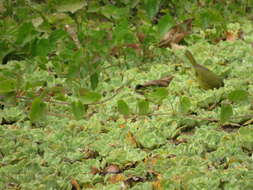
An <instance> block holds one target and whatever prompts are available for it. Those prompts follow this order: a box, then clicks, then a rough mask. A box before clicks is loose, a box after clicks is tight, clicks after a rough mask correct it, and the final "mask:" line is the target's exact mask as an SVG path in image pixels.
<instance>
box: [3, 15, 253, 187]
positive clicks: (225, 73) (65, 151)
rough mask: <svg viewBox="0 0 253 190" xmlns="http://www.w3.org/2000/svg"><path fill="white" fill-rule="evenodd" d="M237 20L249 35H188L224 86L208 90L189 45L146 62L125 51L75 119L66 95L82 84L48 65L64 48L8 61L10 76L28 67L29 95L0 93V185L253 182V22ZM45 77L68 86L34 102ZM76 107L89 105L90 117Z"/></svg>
mask: <svg viewBox="0 0 253 190" xmlns="http://www.w3.org/2000/svg"><path fill="white" fill-rule="evenodd" d="M237 25H238V24H237ZM237 25H236V26H237ZM232 26H235V25H233V24H232ZM26 27H27V26H26ZM240 28H241V29H242V30H243V32H244V39H237V40H234V41H220V42H219V43H216V44H211V43H209V42H208V41H207V40H205V38H204V37H203V35H202V34H203V33H204V32H206V31H205V30H203V31H202V32H203V33H194V32H193V34H192V35H190V36H188V37H187V38H186V39H185V40H186V42H188V44H190V45H188V46H185V47H184V48H187V49H188V50H190V51H191V52H192V53H193V54H194V56H195V58H196V60H197V61H198V63H200V64H203V65H205V66H206V67H208V68H209V69H211V70H212V71H214V72H215V73H217V74H218V75H221V76H222V77H223V78H224V83H225V85H224V87H221V88H219V89H213V90H203V89H201V88H200V87H199V86H198V83H197V82H196V81H195V75H194V72H193V70H192V68H191V65H190V64H189V62H188V61H187V59H186V57H185V56H184V49H158V48H156V47H152V48H153V49H152V48H151V49H152V51H153V52H154V54H155V55H156V56H155V58H153V59H152V60H147V61H145V62H143V63H142V65H138V66H136V65H135V63H134V62H131V60H130V61H128V59H127V58H125V59H122V58H119V59H121V60H120V61H119V59H117V58H113V59H112V60H111V62H109V61H104V65H103V66H104V67H105V68H106V69H105V70H104V71H103V72H101V73H100V74H99V75H100V76H99V77H100V79H99V84H98V85H97V87H96V91H97V92H99V93H100V94H101V96H102V97H101V99H102V101H100V103H98V104H96V103H93V102H94V97H95V99H96V98H97V99H99V97H98V94H93V95H94V96H92V97H89V98H87V97H86V99H85V100H83V101H86V103H87V102H92V103H90V104H89V103H87V105H88V107H85V108H80V107H79V106H78V105H77V109H76V110H75V111H76V112H77V113H75V111H74V115H75V116H76V117H74V116H73V115H72V111H73V109H74V108H75V106H72V107H71V106H70V105H69V104H67V103H66V102H68V101H69V102H72V101H73V102H76V99H75V97H73V96H72V94H70V93H69V91H71V90H72V89H71V88H75V86H73V84H75V83H71V82H70V81H69V78H71V71H69V73H68V74H69V75H68V76H65V74H63V75H62V76H60V77H59V76H57V75H55V72H54V71H52V70H51V68H59V69H60V67H61V66H59V65H56V64H58V62H57V61H59V60H60V61H62V59H64V58H65V57H64V56H68V53H69V52H68V51H67V50H66V51H65V52H61V53H62V54H60V56H62V58H59V60H57V59H58V58H56V59H55V60H53V61H52V60H50V61H48V59H44V58H41V57H40V58H38V59H32V58H31V59H29V58H28V59H25V60H11V61H9V62H8V64H5V65H1V66H0V70H1V72H3V73H4V75H5V76H7V75H8V76H12V74H11V73H15V71H18V72H21V73H22V77H21V78H22V84H21V86H22V85H23V86H24V84H25V86H24V87H23V88H24V89H26V90H27V92H28V93H27V96H28V97H27V98H24V97H23V96H22V95H20V94H19V95H18V96H19V97H17V99H16V100H15V101H16V103H15V104H13V101H11V100H10V101H9V100H6V99H5V97H4V96H3V97H2V96H1V101H0V104H1V105H2V108H1V112H0V121H1V125H0V189H9V190H11V189H13V190H14V189H22V190H23V189H24V190H30V189H31V190H33V189H36V190H44V189H45V190H46V189H57V190H58V189H69V190H73V189H75V190H80V189H105V190H113V189H115V190H116V189H135V190H137V189H140V190H141V189H145V190H149V189H150V190H152V189H157V190H160V189H175V190H176V189H185V190H196V189H207V190H208V189H214V190H215V189H217V190H218V189H229V190H238V189H245V190H251V189H253V184H252V181H253V160H252V159H253V155H252V152H253V124H252V123H253V120H252V118H253V117H252V116H253V97H252V96H253V48H252V42H253V32H252V31H253V25H252V23H251V22H250V21H248V20H245V21H243V22H242V23H241V24H240ZM209 32H210V31H209ZM57 35H59V36H61V32H59V33H55V34H54V36H57ZM51 37H52V36H51ZM52 38H53V37H52ZM38 43H42V44H44V43H45V44H47V42H44V41H40V42H38ZM45 44H44V45H45ZM44 45H43V46H41V47H43V48H45V47H49V46H48V45H45V46H44ZM72 45H73V44H72ZM70 46H71V45H70ZM52 48H56V47H52ZM37 51H38V52H43V50H42V51H41V50H38V49H37ZM39 54H40V53H39ZM36 55H37V54H36ZM39 56H43V53H42V54H40V55H39ZM76 57H78V55H76ZM126 57H127V56H126ZM119 62H120V64H119ZM33 63H36V64H34V65H33ZM42 63H43V64H42ZM63 70H64V69H63ZM168 75H173V76H174V78H173V80H172V81H171V83H170V84H169V86H168V87H163V88H159V87H158V88H154V89H152V88H151V89H150V90H149V91H144V92H143V93H141V94H140V93H137V92H136V90H135V86H136V85H138V84H143V83H144V82H146V81H150V80H156V79H159V78H162V77H164V76H168ZM85 80H87V79H86V78H85V77H84V79H83V80H82V81H79V82H80V83H81V82H84V81H85ZM45 82H46V84H47V88H48V89H52V88H54V89H58V88H56V87H59V89H58V91H61V90H63V89H64V90H66V91H67V93H59V94H58V95H59V96H58V97H54V98H55V99H56V100H55V99H53V98H52V99H47V97H45V96H42V95H41V94H40V95H41V97H42V98H41V99H43V100H45V101H44V102H43V103H42V102H39V104H36V103H34V101H33V98H34V95H31V96H30V97H29V93H31V94H32V92H29V89H32V90H34V89H36V90H37V91H36V93H39V90H40V88H37V86H39V85H40V86H43V85H44V83H45ZM6 84H9V83H5V85H6ZM122 85H123V86H122ZM34 86H35V87H36V88H33V87H34ZM7 87H8V86H7ZM115 89H116V90H115ZM2 90H3V91H4V89H3V88H2ZM32 90H31V91H32ZM73 91H74V92H75V90H73ZM115 91H116V92H115ZM36 93H35V94H36ZM56 94H57V93H56ZM7 97H8V96H7ZM107 97H112V98H109V99H107ZM22 98H23V99H22ZM103 99H105V100H106V101H104V102H103ZM37 101H40V100H39V99H37ZM119 101H121V102H124V103H123V105H122V104H121V105H122V106H121V107H120V106H119ZM61 102H63V103H61ZM82 103H83V102H82ZM77 104H78V103H77ZM36 106H42V107H44V106H46V107H47V110H44V109H38V108H36ZM79 108H80V109H87V110H86V112H85V115H81V116H80V115H78V109H79ZM31 109H34V110H36V109H38V110H40V111H38V112H30V110H31ZM43 112H46V113H43ZM80 112H83V110H82V111H80ZM41 115H43V117H40V116H41Z"/></svg>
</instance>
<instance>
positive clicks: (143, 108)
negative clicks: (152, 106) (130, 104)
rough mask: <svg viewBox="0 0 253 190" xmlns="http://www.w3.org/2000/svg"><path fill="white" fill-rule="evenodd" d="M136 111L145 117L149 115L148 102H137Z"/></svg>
mask: <svg viewBox="0 0 253 190" xmlns="http://www.w3.org/2000/svg"><path fill="white" fill-rule="evenodd" d="M138 110H139V114H140V115H147V114H148V113H149V102H148V101H146V100H140V101H138Z"/></svg>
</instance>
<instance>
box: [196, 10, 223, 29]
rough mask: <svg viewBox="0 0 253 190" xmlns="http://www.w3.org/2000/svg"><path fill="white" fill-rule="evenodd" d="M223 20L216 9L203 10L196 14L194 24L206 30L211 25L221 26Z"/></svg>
mask: <svg viewBox="0 0 253 190" xmlns="http://www.w3.org/2000/svg"><path fill="white" fill-rule="evenodd" d="M223 22H224V19H223V17H222V15H221V14H220V12H219V11H218V10H216V9H212V8H205V9H201V11H200V12H199V13H198V14H197V18H196V22H195V23H197V24H198V25H199V26H201V27H203V28H207V27H209V26H211V25H216V24H222V23H223Z"/></svg>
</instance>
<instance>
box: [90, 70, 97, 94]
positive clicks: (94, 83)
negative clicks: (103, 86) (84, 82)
mask: <svg viewBox="0 0 253 190" xmlns="http://www.w3.org/2000/svg"><path fill="white" fill-rule="evenodd" d="M98 77H99V75H98V73H94V74H92V75H91V76H90V83H91V88H92V89H93V90H94V89H96V88H97V86H98Z"/></svg>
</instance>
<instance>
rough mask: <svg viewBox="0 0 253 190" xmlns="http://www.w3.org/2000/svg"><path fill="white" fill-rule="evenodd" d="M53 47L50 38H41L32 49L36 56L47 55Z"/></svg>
mask: <svg viewBox="0 0 253 190" xmlns="http://www.w3.org/2000/svg"><path fill="white" fill-rule="evenodd" d="M51 48H52V44H51V42H50V41H49V39H40V40H38V41H36V43H35V44H34V48H33V50H32V52H33V55H34V56H46V55H47V54H48V53H49V52H50V51H51Z"/></svg>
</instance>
